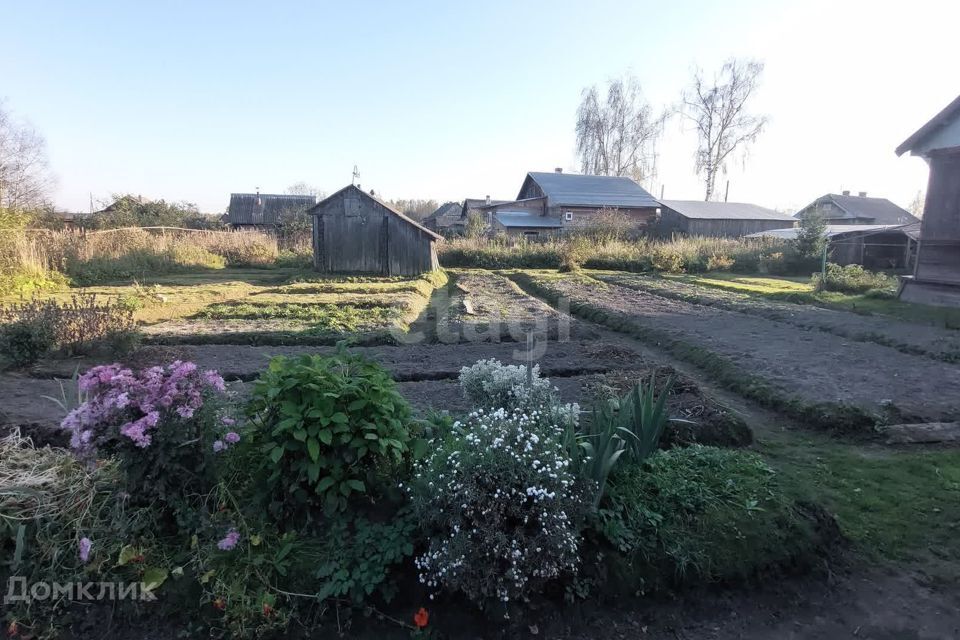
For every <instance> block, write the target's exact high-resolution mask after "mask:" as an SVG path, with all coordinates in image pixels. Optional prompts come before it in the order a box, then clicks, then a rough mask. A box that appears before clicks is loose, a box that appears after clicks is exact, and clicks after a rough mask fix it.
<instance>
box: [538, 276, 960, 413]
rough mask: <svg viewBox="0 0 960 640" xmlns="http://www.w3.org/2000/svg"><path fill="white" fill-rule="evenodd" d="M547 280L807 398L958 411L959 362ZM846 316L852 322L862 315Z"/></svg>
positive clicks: (613, 289)
mask: <svg viewBox="0 0 960 640" xmlns="http://www.w3.org/2000/svg"><path fill="white" fill-rule="evenodd" d="M550 284H551V286H553V287H554V288H555V289H557V290H558V291H560V292H562V293H563V295H566V296H568V297H569V298H570V299H571V300H575V301H579V302H582V303H587V304H590V305H593V306H595V307H599V308H601V309H603V310H605V311H607V312H612V313H614V314H618V315H621V316H623V317H625V318H626V319H629V320H630V321H632V322H635V323H637V324H639V325H641V326H647V327H650V328H653V329H656V330H658V331H660V332H663V333H666V334H668V335H670V336H671V337H673V338H675V339H677V340H681V341H683V342H685V343H687V344H690V345H693V346H696V347H701V348H704V349H707V350H709V351H711V352H714V353H716V354H719V355H722V356H725V357H726V358H728V359H729V360H730V361H732V362H733V363H734V364H736V365H738V366H739V367H740V368H742V370H743V371H744V374H745V375H747V374H750V375H754V376H758V377H760V378H762V379H763V380H765V381H766V382H767V383H769V384H771V385H772V386H775V387H777V388H779V389H780V390H781V391H783V392H786V393H788V394H791V395H796V396H799V397H801V398H802V399H804V400H806V401H807V402H840V403H851V404H854V405H857V406H860V407H862V408H864V409H867V410H869V411H877V412H879V411H881V410H882V409H883V405H884V401H891V402H893V403H894V405H896V407H897V408H898V409H900V410H901V411H902V412H903V413H904V414H906V415H908V416H910V417H911V418H915V419H918V420H949V419H952V418H953V417H954V416H960V392H956V390H957V389H960V365H958V364H953V363H947V362H940V361H931V360H930V359H929V358H927V357H924V356H920V355H912V354H908V353H903V352H901V351H898V350H896V349H894V348H891V347H887V346H883V345H880V344H876V343H873V342H857V341H855V340H851V339H849V338H844V337H841V336H838V335H834V334H832V333H826V332H823V331H818V330H807V329H803V328H801V327H798V326H797V325H795V324H791V323H788V322H783V321H780V320H772V319H768V318H764V317H758V316H756V315H752V314H748V313H742V312H738V311H731V310H727V309H723V308H719V307H717V306H705V305H699V304H693V303H690V302H686V301H683V300H675V299H669V298H664V297H661V296H657V295H654V294H652V293H649V292H646V291H639V290H636V289H631V288H627V287H624V286H620V285H616V284H605V283H599V282H598V283H597V285H596V286H587V285H584V284H582V283H581V282H578V281H576V280H573V279H563V280H557V281H552V282H551V283H550ZM835 313H843V312H835ZM846 315H847V316H849V319H850V321H851V322H859V321H861V319H862V318H861V317H860V316H857V315H856V314H852V313H848V314H846Z"/></svg>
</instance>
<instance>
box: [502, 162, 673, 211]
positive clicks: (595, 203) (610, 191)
mask: <svg viewBox="0 0 960 640" xmlns="http://www.w3.org/2000/svg"><path fill="white" fill-rule="evenodd" d="M531 180H532V181H533V182H535V183H536V184H537V185H538V186H539V187H540V189H541V190H542V191H543V193H544V194H545V195H546V196H547V198H548V199H549V201H550V204H553V205H561V206H562V205H569V206H585V207H604V206H606V207H638V208H645V207H658V206H660V203H659V202H657V201H656V200H655V199H654V197H653V196H651V195H650V194H649V193H648V192H647V190H646V189H644V188H643V187H641V186H640V185H639V184H637V183H636V182H634V181H633V180H631V179H630V178H626V177H620V176H587V175H582V174H576V173H557V172H555V171H553V172H547V171H531V172H530V173H528V174H527V177H526V178H525V179H524V182H523V186H522V187H521V188H520V193H521V194H522V193H523V192H524V187H526V185H527V182H528V181H531ZM517 197H518V198H520V196H519V195H518V196H517Z"/></svg>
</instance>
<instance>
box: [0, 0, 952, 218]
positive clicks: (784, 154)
mask: <svg viewBox="0 0 960 640" xmlns="http://www.w3.org/2000/svg"><path fill="white" fill-rule="evenodd" d="M4 4H5V5H6V6H5V7H4V9H3V22H4V25H3V28H2V33H3V37H2V39H0V98H5V99H6V108H7V109H9V110H11V111H13V112H14V113H15V114H16V115H18V116H20V117H23V118H26V119H29V121H30V122H31V123H32V124H33V125H34V126H35V127H36V128H37V129H38V130H39V131H40V132H41V133H42V134H43V135H44V136H45V137H46V139H47V142H48V145H49V155H50V160H51V165H52V168H53V170H54V172H55V174H56V175H57V178H58V186H57V189H56V191H55V193H54V194H53V195H54V200H55V201H56V203H57V204H58V205H59V206H60V207H63V208H68V209H79V210H83V209H86V208H87V206H88V205H87V202H88V199H89V195H88V194H90V193H91V192H92V194H93V196H94V198H95V199H101V198H106V197H107V196H108V195H109V194H110V193H111V192H132V193H140V194H142V195H144V196H146V197H152V198H161V197H162V198H166V199H168V200H187V201H191V202H195V203H196V204H198V205H199V206H200V208H201V209H202V210H204V211H209V212H219V211H222V210H223V209H224V208H225V207H226V204H227V200H228V197H229V193H230V192H231V191H252V190H253V189H254V188H255V187H257V186H259V187H260V188H261V190H262V191H264V192H282V191H283V190H284V189H285V188H286V187H287V186H288V185H290V184H292V183H294V182H296V181H300V180H303V181H306V182H309V183H311V184H315V185H317V186H318V187H320V188H323V189H325V190H327V191H333V190H336V189H338V188H340V187H342V186H343V185H344V184H347V183H349V181H350V174H351V171H352V169H353V165H354V164H357V165H359V168H360V173H361V180H360V182H361V184H362V185H363V187H364V188H374V189H376V190H377V192H378V193H379V194H382V195H383V196H384V197H387V198H436V199H438V200H445V199H457V200H459V199H462V198H464V197H467V196H470V197H482V196H484V195H487V194H490V195H492V196H494V197H502V198H507V197H513V196H515V195H516V191H517V190H518V189H519V186H520V183H521V181H522V178H523V176H524V174H525V172H526V171H529V170H550V169H552V168H553V167H555V166H560V167H564V168H566V169H568V170H570V169H574V168H575V167H576V163H575V160H574V155H573V124H574V115H575V111H576V107H577V104H578V102H579V98H580V92H581V90H582V89H583V87H585V86H587V85H590V84H594V83H602V82H604V81H605V80H606V79H607V78H609V77H611V76H615V75H619V74H621V73H623V72H625V71H628V70H630V71H633V72H634V73H635V74H636V75H637V76H638V77H639V79H640V81H641V83H642V85H643V87H644V90H645V92H646V94H647V95H648V97H649V98H650V100H651V102H652V103H653V104H654V105H656V106H664V105H666V104H668V103H675V102H677V101H678V99H679V94H680V92H681V90H682V89H683V88H684V86H685V85H686V84H687V82H688V80H689V76H690V71H691V69H692V68H693V66H694V65H699V66H701V67H703V68H706V69H713V68H717V67H719V66H720V65H721V64H722V62H723V60H724V59H725V58H727V57H729V56H734V55H735V56H750V57H755V58H758V59H761V60H764V61H765V62H766V65H767V69H766V72H765V78H764V82H763V87H762V89H761V92H760V93H759V94H758V96H757V102H756V107H757V109H758V110H760V111H762V112H764V113H766V114H768V115H769V116H770V118H771V124H770V127H769V129H768V131H767V133H766V134H764V136H763V138H762V139H761V141H760V142H759V143H758V144H757V145H756V146H755V147H754V148H753V150H752V151H751V153H750V155H749V157H748V158H747V159H746V161H745V163H739V162H738V163H736V164H734V165H733V166H731V171H730V175H729V178H730V180H731V200H741V201H753V202H756V203H758V204H762V205H767V206H772V207H780V208H796V207H799V206H802V205H803V204H806V202H808V201H810V200H812V199H814V198H815V197H817V196H819V195H821V194H823V193H826V192H828V191H839V190H841V189H851V190H854V191H858V190H866V191H869V192H870V194H871V195H885V196H887V197H890V198H891V199H893V200H894V201H896V202H898V203H900V204H902V205H907V204H909V201H910V200H911V199H912V198H913V196H914V195H915V194H916V192H917V190H919V189H922V188H923V187H924V184H925V179H926V169H925V166H924V164H923V162H922V161H921V160H919V159H916V158H901V159H897V158H896V157H895V156H894V154H893V149H894V147H895V146H896V145H897V144H898V143H899V142H901V141H902V139H903V138H905V137H906V136H907V135H909V134H910V133H911V132H912V131H913V130H914V129H916V128H917V127H919V126H920V125H921V124H922V123H923V122H924V121H925V120H926V119H928V118H929V117H930V116H932V115H933V114H934V113H936V111H938V110H939V109H940V108H942V107H943V106H945V105H946V104H947V103H948V102H949V101H950V100H951V99H953V98H954V97H955V96H956V95H957V94H958V93H960V72H958V66H957V61H958V54H957V52H956V37H957V36H956V25H957V24H958V23H960V3H957V2H948V1H942V2H931V1H927V0H913V1H911V2H901V3H890V4H891V5H893V4H895V5H896V7H895V8H889V9H888V8H886V7H885V4H886V3H880V2H860V1H844V2H839V1H836V2H827V1H826V0H809V1H804V2H796V3H794V2H790V3H786V2H774V1H769V0H756V1H745V2H722V3H720V2H683V1H680V0H675V1H673V2H662V1H658V2H608V1H592V2H570V1H567V0H560V1H552V2H523V1H514V2H499V1H491V2H477V3H470V4H466V3H456V2H449V1H447V2H429V3H428V2H415V1H411V2H403V3H400V2H389V3H388V2H354V3H345V2H337V3H322V2H309V3H308V2H300V3H294V2H271V3H265V2H260V3H252V2H200V1H192V2H150V3H146V2H129V1H126V2H119V1H117V2H96V1H91V2H6V3H4ZM694 144H695V139H694V137H693V135H692V133H691V132H690V131H686V130H685V129H684V127H683V126H682V125H681V123H680V121H679V120H678V119H675V120H674V121H673V122H672V123H671V124H669V125H668V128H667V133H666V136H665V137H664V140H663V142H662V144H661V150H662V159H661V163H660V173H659V176H658V179H657V181H656V182H655V183H653V184H651V185H648V187H649V188H650V189H651V190H652V191H654V192H655V194H657V195H659V191H660V185H661V183H662V184H663V185H664V187H665V192H666V196H667V197H668V198H699V197H702V189H701V187H700V186H699V185H698V183H697V180H696V178H695V176H693V172H692V168H693V149H694Z"/></svg>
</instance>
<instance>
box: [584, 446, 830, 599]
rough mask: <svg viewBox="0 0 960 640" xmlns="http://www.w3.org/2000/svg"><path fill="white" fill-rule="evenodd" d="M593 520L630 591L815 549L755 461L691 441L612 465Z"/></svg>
mask: <svg viewBox="0 0 960 640" xmlns="http://www.w3.org/2000/svg"><path fill="white" fill-rule="evenodd" d="M598 515H599V523H600V524H599V526H600V530H601V531H602V532H603V534H604V536H605V537H606V539H607V540H608V541H609V542H610V543H611V544H612V545H613V546H614V547H615V548H616V549H617V550H618V552H619V553H620V554H622V556H623V558H625V559H626V561H627V562H625V563H618V562H617V561H614V562H613V568H614V570H615V571H616V572H619V573H620V576H619V577H620V578H621V579H623V580H625V581H626V582H627V583H628V584H627V586H629V587H630V588H631V589H636V588H638V587H640V588H647V587H659V586H666V585H669V584H676V583H682V582H695V581H713V580H720V579H725V578H734V577H746V576H750V575H752V574H755V573H756V572H757V571H759V570H761V569H763V568H767V567H771V566H778V565H787V564H791V563H795V562H803V561H804V560H805V559H809V558H810V557H812V554H813V553H814V552H815V551H816V550H817V549H819V548H820V545H821V544H822V541H821V540H820V539H819V537H818V536H819V534H818V532H817V528H816V525H815V523H814V522H812V521H811V519H810V518H809V517H808V516H807V515H806V514H805V513H803V512H802V511H801V509H800V508H798V506H797V505H795V504H794V503H793V502H792V501H791V500H789V499H788V498H787V497H786V496H785V495H784V493H783V492H782V490H781V489H780V487H779V485H778V483H777V478H776V474H775V472H774V471H773V470H772V469H771V468H770V467H769V466H767V464H766V463H764V462H763V460H762V459H761V458H760V456H758V455H757V454H755V453H751V452H746V451H738V450H729V449H716V448H713V447H704V446H700V445H693V446H690V447H686V448H682V449H671V450H669V451H660V452H658V453H656V454H654V455H653V456H651V457H650V458H648V459H647V461H646V462H644V463H643V464H642V465H623V466H621V467H620V468H619V469H618V470H617V471H616V472H615V474H614V476H613V477H612V478H611V480H610V485H609V487H608V490H607V495H606V498H605V500H604V503H603V505H602V506H601V508H600V510H599V514H598Z"/></svg>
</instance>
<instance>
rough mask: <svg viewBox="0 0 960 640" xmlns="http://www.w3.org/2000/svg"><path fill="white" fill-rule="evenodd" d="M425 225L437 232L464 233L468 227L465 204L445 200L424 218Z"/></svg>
mask: <svg viewBox="0 0 960 640" xmlns="http://www.w3.org/2000/svg"><path fill="white" fill-rule="evenodd" d="M423 226H425V227H426V228H427V229H430V230H431V231H436V232H437V233H444V234H450V235H456V234H462V233H463V232H464V230H465V229H466V227H467V222H466V219H464V217H463V206H461V204H460V203H459V202H445V203H443V204H442V205H440V206H439V207H438V208H437V210H436V211H434V212H433V213H431V214H430V215H428V216H427V217H426V218H424V219H423Z"/></svg>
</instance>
